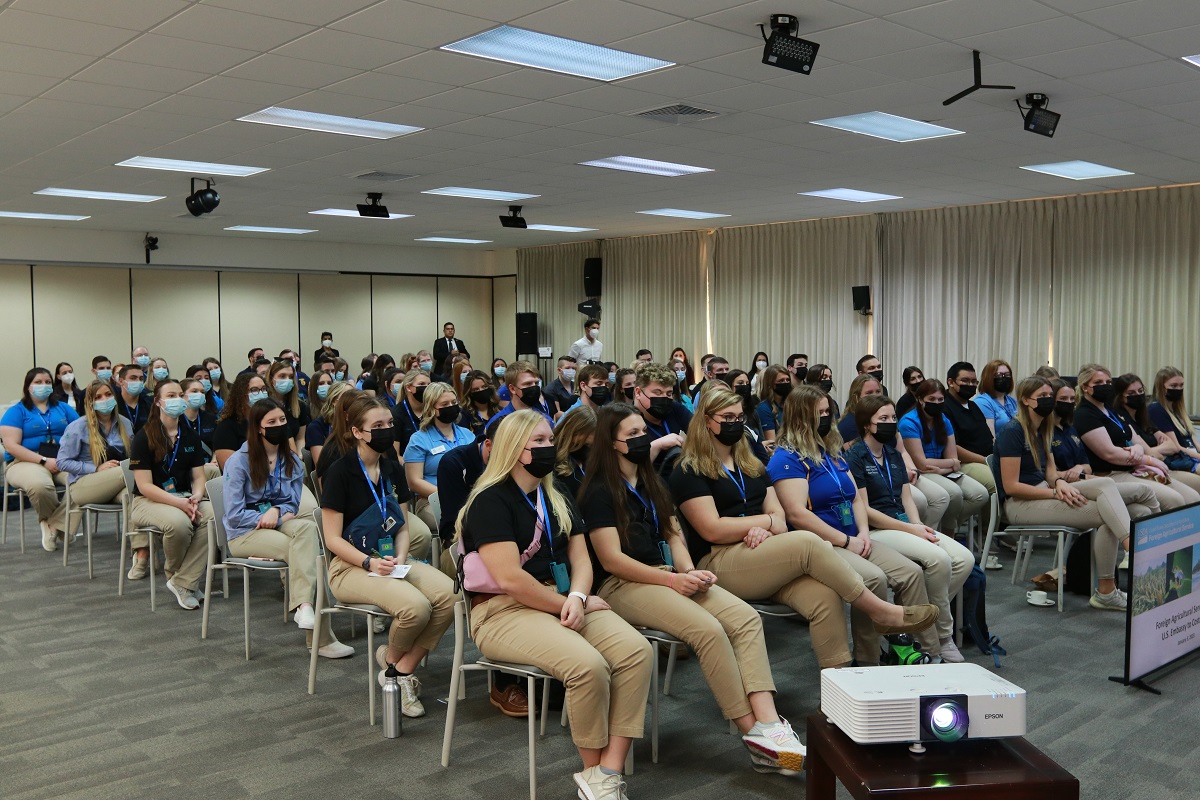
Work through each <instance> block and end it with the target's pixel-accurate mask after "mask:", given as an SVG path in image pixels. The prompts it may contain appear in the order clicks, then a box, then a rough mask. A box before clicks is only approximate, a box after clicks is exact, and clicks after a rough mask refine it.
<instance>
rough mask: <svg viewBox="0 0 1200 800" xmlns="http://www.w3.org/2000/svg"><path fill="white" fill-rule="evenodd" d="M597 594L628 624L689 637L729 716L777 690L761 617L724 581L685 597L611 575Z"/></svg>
mask: <svg viewBox="0 0 1200 800" xmlns="http://www.w3.org/2000/svg"><path fill="white" fill-rule="evenodd" d="M662 569H666V568H665V567H663V568H662ZM599 595H600V597H602V598H604V600H605V601H606V602H607V603H608V604H609V605H610V606H612V610H613V611H615V612H617V614H619V615H620V616H621V619H623V620H625V621H626V622H628V623H629V624H631V625H638V626H641V627H643V628H656V629H658V630H660V631H664V632H666V633H669V634H671V635H672V636H674V637H675V638H677V639H682V640H683V641H684V642H686V643H687V645H688V647H690V648H692V650H693V651H695V653H696V658H698V659H699V661H700V669H701V670H702V671H703V672H704V679H705V680H706V681H708V687H709V689H711V690H712V693H713V697H714V698H716V701H717V705H718V706H720V707H721V713H723V714H724V715H725V718H726V719H737V718H738V717H744V716H746V715H747V714H749V713H750V712H751V709H750V703H749V701H748V700H747V699H746V698H747V695H749V694H751V693H753V692H774V691H775V682H774V681H773V680H772V679H771V664H770V661H769V660H768V658H767V642H766V639H765V638H764V636H763V629H762V619H761V618H760V617H759V616H758V612H757V611H755V610H754V609H753V608H751V607H750V606H748V605H746V603H745V602H744V601H742V600H739V599H738V598H737V597H735V596H734V595H733V594H732V593H730V592H727V591H725V590H724V589H722V588H721V587H720V586H713V587H711V588H710V589H709V590H708V591H707V592H696V593H695V594H694V595H692V596H691V597H684V596H683V595H681V594H679V592H677V591H675V590H674V589H672V588H670V587H668V586H659V585H657V584H649V583H634V582H631V581H624V580H621V579H620V578H617V577H615V576H613V577H610V578H608V580H606V581H604V583H603V584H601V586H600V591H599Z"/></svg>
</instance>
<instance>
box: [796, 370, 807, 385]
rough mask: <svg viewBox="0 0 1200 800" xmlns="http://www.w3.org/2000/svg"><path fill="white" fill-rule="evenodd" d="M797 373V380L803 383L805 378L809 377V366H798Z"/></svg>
mask: <svg viewBox="0 0 1200 800" xmlns="http://www.w3.org/2000/svg"><path fill="white" fill-rule="evenodd" d="M795 375H796V380H798V381H800V382H802V383H803V381H804V379H805V378H807V377H808V367H796V372H795Z"/></svg>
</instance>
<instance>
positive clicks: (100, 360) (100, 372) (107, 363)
mask: <svg viewBox="0 0 1200 800" xmlns="http://www.w3.org/2000/svg"><path fill="white" fill-rule="evenodd" d="M92 375H93V376H94V379H95V380H97V381H100V382H101V383H107V384H110V385H111V384H112V382H113V368H112V360H111V359H109V357H108V356H96V357H95V358H93V359H92Z"/></svg>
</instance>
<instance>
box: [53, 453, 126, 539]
mask: <svg viewBox="0 0 1200 800" xmlns="http://www.w3.org/2000/svg"><path fill="white" fill-rule="evenodd" d="M123 491H125V476H124V475H123V474H122V473H121V470H120V469H119V468H117V467H113V468H111V469H106V470H101V471H100V472H93V473H91V474H90V475H84V476H82V477H81V478H79V479H78V480H76V481H75V482H74V483H72V484H71V510H72V513H71V518H70V519H67V518H66V517H67V504H66V503H65V502H63V503H59V504H58V507H57V508H55V509H54V513H53V514H51V515H50V519H48V520H46V524H47V525H49V526H50V527H51V528H53V529H54V530H56V531H66V532H67V534H68V535H74V534H75V531H76V530H78V528H79V523H80V522H81V521H83V512H82V511H80V510H79V507H80V506H82V505H85V504H87V503H118V502H120V497H121V492H123ZM65 499H66V498H64V500H65ZM68 526H69V527H70V529H69V530H68Z"/></svg>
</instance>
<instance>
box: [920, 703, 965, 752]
mask: <svg viewBox="0 0 1200 800" xmlns="http://www.w3.org/2000/svg"><path fill="white" fill-rule="evenodd" d="M929 723H930V724H929V727H930V730H931V731H932V732H933V735H934V736H936V737H937V738H938V739H939V740H941V741H943V742H957V741H958V740H959V739H961V738H963V737H964V736H966V734H967V711H966V709H965V708H963V707H962V706H961V705H959V704H958V703H957V702H955V701H953V700H950V701H946V702H943V703H939V704H938V705H936V706H934V707H933V710H932V711H931V712H930V715H929Z"/></svg>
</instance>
